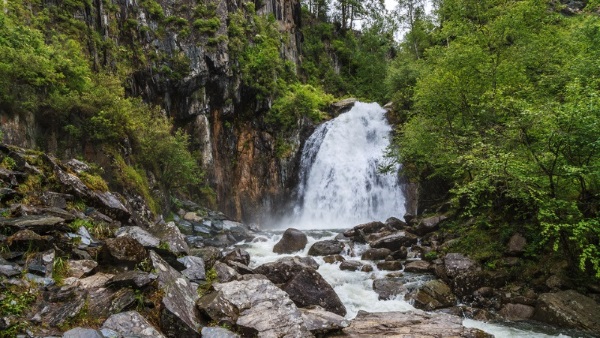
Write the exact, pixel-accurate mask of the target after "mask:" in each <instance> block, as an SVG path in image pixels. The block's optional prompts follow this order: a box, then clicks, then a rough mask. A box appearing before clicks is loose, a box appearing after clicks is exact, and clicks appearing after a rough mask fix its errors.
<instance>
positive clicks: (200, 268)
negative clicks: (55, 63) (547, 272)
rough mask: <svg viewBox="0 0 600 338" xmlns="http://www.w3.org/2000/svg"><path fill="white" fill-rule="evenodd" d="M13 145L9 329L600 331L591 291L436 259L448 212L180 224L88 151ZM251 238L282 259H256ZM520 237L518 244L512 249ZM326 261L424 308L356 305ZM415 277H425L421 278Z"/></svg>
mask: <svg viewBox="0 0 600 338" xmlns="http://www.w3.org/2000/svg"><path fill="white" fill-rule="evenodd" d="M0 152H1V156H2V161H5V163H10V166H8V167H9V168H7V167H6V166H5V167H3V168H1V169H0V181H1V188H0V202H1V203H2V204H1V208H0V213H1V215H2V217H1V218H0V227H1V229H2V234H1V235H0V246H1V251H0V303H1V305H2V306H1V310H0V311H1V312H0V314H1V315H0V332H1V336H3V337H4V336H6V337H13V336H22V337H58V336H63V337H130V336H136V337H201V336H202V337H236V336H260V337H310V336H336V337H372V336H383V335H385V336H399V337H404V336H407V335H410V336H416V337H420V336H433V337H446V336H453V337H457V336H458V337H486V336H488V334H486V333H484V332H483V331H481V330H478V329H474V328H467V327H464V326H463V324H462V320H463V318H462V316H463V315H464V314H466V315H468V316H472V317H474V318H477V319H496V318H505V319H510V320H530V319H535V320H539V321H542V322H547V323H551V324H556V325H560V326H561V327H571V328H576V329H579V330H581V331H582V332H587V333H582V335H590V336H593V335H594V334H599V333H600V324H599V319H598V316H597V314H598V313H600V306H599V305H598V303H597V302H596V301H595V300H594V298H593V297H594V295H593V292H588V295H584V294H582V293H580V292H578V291H575V290H573V289H569V288H568V285H562V284H561V285H557V286H556V288H555V289H549V290H547V291H548V292H540V291H538V290H536V289H533V288H528V287H526V286H523V285H507V284H506V281H505V280H503V279H502V278H501V276H498V275H495V274H494V273H492V272H489V271H487V270H485V269H483V267H481V266H480V265H479V264H478V263H477V262H475V261H474V260H472V259H470V258H468V257H466V256H464V255H462V254H460V253H453V252H448V253H446V254H443V255H441V254H440V255H431V254H428V253H430V252H432V251H435V250H439V247H441V246H443V245H444V244H443V243H441V242H439V241H437V240H436V238H438V237H436V236H437V235H436V231H437V228H438V225H439V222H440V221H443V219H444V217H443V216H435V217H434V218H421V219H419V218H414V219H411V222H409V223H408V224H407V223H405V222H403V221H401V220H399V219H395V218H391V219H389V220H387V221H386V222H385V223H383V222H371V223H366V224H361V225H357V226H354V227H353V228H351V229H349V230H347V231H345V232H343V233H340V234H338V235H334V236H330V238H327V239H323V240H319V241H315V240H312V239H311V240H310V243H309V240H308V239H307V236H306V233H305V232H302V231H298V230H293V229H290V230H288V231H286V232H285V233H284V234H282V235H281V236H280V237H281V241H279V243H277V244H276V245H275V243H270V242H269V238H271V237H269V236H271V235H269V234H265V233H262V232H261V231H260V230H259V229H258V228H256V227H254V226H248V225H245V224H242V223H238V222H235V221H232V220H229V219H227V217H226V216H225V215H223V214H221V213H219V212H214V211H210V210H206V209H204V208H202V207H201V206H199V205H197V204H195V203H193V202H191V201H180V202H179V203H178V207H179V210H178V212H177V213H176V215H174V216H173V217H172V219H171V220H169V221H166V220H164V219H163V218H162V217H158V218H155V217H153V216H152V213H151V212H150V211H149V209H148V207H147V206H146V205H145V203H144V202H143V200H142V199H141V198H140V197H139V196H136V195H135V194H125V195H120V194H118V193H116V192H112V191H109V190H107V189H105V188H103V187H102V185H101V184H92V183H93V182H95V181H94V180H93V179H90V176H93V169H92V168H90V167H89V166H88V165H87V164H85V163H83V162H80V161H77V160H71V161H68V162H62V161H59V160H57V159H55V158H53V157H51V156H48V155H46V154H42V153H37V152H32V151H28V150H24V149H20V148H15V147H5V146H2V147H0ZM5 159H10V160H5ZM515 236H517V235H515ZM240 242H242V243H263V244H265V243H266V244H268V245H270V247H269V250H271V251H273V250H275V251H276V252H278V253H280V254H283V256H282V257H278V258H277V259H276V260H273V261H270V262H262V263H261V264H257V259H256V258H257V257H251V254H250V253H249V252H248V251H252V250H251V248H249V247H248V246H247V244H245V245H244V244H242V245H238V246H237V247H235V245H236V244H238V243H240ZM519 243H520V239H519V238H518V236H517V237H515V239H514V240H511V243H508V250H507V255H509V256H508V257H511V256H510V255H517V254H518V252H519V250H520V247H519V245H520V244H519ZM251 245H252V244H251ZM245 249H247V250H245ZM298 252H303V253H306V255H302V256H295V255H296V254H297V253H298ZM440 252H441V251H440ZM273 255H274V256H275V253H273ZM325 265H326V266H327V267H328V268H329V269H338V270H337V271H340V273H341V272H343V273H357V274H358V273H360V274H364V275H361V276H372V277H373V278H374V280H372V283H368V284H369V285H370V286H371V287H372V288H373V289H372V290H368V291H369V292H371V291H374V292H376V294H377V298H378V300H381V301H386V300H388V299H399V297H402V301H403V302H404V299H408V300H409V301H410V302H411V303H412V304H413V305H414V308H416V309H414V310H411V311H394V312H389V311H388V312H375V311H371V312H365V311H360V310H359V309H354V308H349V307H348V306H346V305H345V303H344V301H342V299H341V298H340V296H339V295H338V292H336V289H335V287H334V286H335V284H334V286H332V283H331V282H329V281H328V280H327V279H326V278H324V276H323V275H322V274H321V273H320V272H319V271H320V270H322V269H321V267H320V266H325ZM382 272H384V273H382ZM417 275H418V276H426V277H425V278H420V279H419V281H418V282H417V283H414V281H412V280H410V278H411V276H417ZM367 278H368V279H369V278H371V277H367ZM590 296H591V297H590ZM378 300H375V301H378ZM461 303H462V304H469V306H464V305H460V306H457V304H461ZM404 310H406V309H404Z"/></svg>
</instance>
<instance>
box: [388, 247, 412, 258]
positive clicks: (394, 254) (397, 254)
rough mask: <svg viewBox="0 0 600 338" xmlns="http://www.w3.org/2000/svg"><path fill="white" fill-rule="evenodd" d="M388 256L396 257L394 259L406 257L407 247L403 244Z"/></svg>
mask: <svg viewBox="0 0 600 338" xmlns="http://www.w3.org/2000/svg"><path fill="white" fill-rule="evenodd" d="M390 257H392V259H396V260H400V259H406V257H408V249H407V248H406V247H405V246H403V247H401V248H400V249H399V250H398V251H394V252H392V253H391V254H390ZM386 259H387V258H386Z"/></svg>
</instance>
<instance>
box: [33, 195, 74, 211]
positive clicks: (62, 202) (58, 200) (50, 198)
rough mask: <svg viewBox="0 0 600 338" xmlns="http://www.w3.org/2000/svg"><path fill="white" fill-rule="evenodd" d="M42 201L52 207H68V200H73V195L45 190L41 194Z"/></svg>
mask: <svg viewBox="0 0 600 338" xmlns="http://www.w3.org/2000/svg"><path fill="white" fill-rule="evenodd" d="M40 199H41V200H42V203H44V204H45V205H47V206H49V207H52V208H59V209H66V208H67V201H72V200H73V195H69V194H61V193H57V192H52V191H45V192H44V193H42V196H40Z"/></svg>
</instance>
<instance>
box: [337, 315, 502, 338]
mask: <svg viewBox="0 0 600 338" xmlns="http://www.w3.org/2000/svg"><path fill="white" fill-rule="evenodd" d="M462 321H463V319H462V318H461V317H458V316H453V315H449V314H444V313H414V312H380V313H368V312H364V311H359V312H358V315H357V316H356V318H354V319H353V320H352V322H351V323H350V326H348V327H347V328H345V329H343V330H342V333H339V334H334V335H331V336H330V337H347V338H350V337H352V338H354V337H357V338H358V337H464V338H475V337H477V338H486V337H493V336H492V335H489V334H487V333H485V332H483V331H480V330H478V329H471V328H466V327H464V326H462Z"/></svg>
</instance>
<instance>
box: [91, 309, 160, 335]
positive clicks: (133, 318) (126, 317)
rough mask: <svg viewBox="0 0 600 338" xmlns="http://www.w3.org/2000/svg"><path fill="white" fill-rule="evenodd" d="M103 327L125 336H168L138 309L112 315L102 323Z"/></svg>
mask: <svg viewBox="0 0 600 338" xmlns="http://www.w3.org/2000/svg"><path fill="white" fill-rule="evenodd" d="M102 328H103V329H110V330H113V331H115V332H117V333H119V334H121V335H123V336H125V337H139V338H166V337H165V336H164V335H163V334H162V333H160V332H159V331H158V330H157V329H156V328H154V327H153V326H152V324H150V322H148V321H147V320H146V318H144V317H142V315H140V314H139V313H138V312H136V311H129V312H122V313H117V314H115V315H112V316H110V317H108V319H107V320H106V321H105V322H104V324H102Z"/></svg>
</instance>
